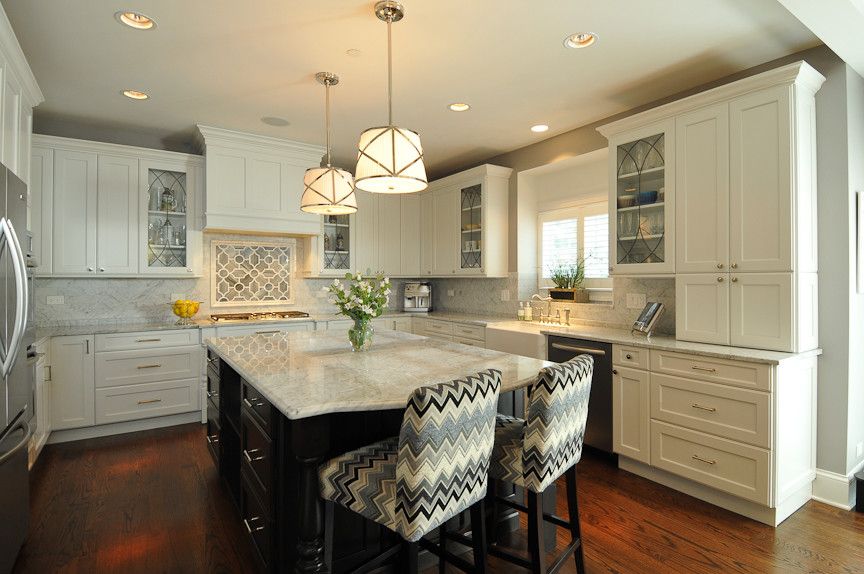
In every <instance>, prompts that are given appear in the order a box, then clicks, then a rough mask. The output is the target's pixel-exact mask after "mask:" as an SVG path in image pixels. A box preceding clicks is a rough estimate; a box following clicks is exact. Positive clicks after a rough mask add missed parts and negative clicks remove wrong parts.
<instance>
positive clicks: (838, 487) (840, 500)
mask: <svg viewBox="0 0 864 574" xmlns="http://www.w3.org/2000/svg"><path fill="white" fill-rule="evenodd" d="M862 468H864V462H862V463H859V464H858V465H856V466H855V468H853V469H852V470H851V471H850V472H849V474H846V475H843V474H840V473H837V472H831V471H830V470H822V469H820V468H817V469H816V480H815V481H813V500H818V501H819V502H824V503H825V504H829V505H831V506H834V507H836V508H842V509H843V510H852V508H853V507H854V506H855V473H856V472H859V471H860V470H861V469H862Z"/></svg>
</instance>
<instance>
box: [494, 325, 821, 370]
mask: <svg viewBox="0 0 864 574" xmlns="http://www.w3.org/2000/svg"><path fill="white" fill-rule="evenodd" d="M487 328H493V329H503V330H509V331H520V332H524V333H538V334H541V335H557V336H561V337H571V338H574V339H589V340H591V341H601V342H604V343H613V344H619V345H630V346H633V347H644V348H648V349H659V350H664V351H677V352H681V353H694V354H699V355H702V356H705V357H716V358H720V359H733V360H743V361H748V362H753V363H767V364H771V365H777V364H779V363H781V362H782V361H784V360H788V359H793V358H800V357H806V356H813V355H821V354H822V350H821V349H815V350H813V351H807V352H804V353H781V352H778V351H762V350H759V349H745V348H742V347H727V346H724V345H711V344H708V343H690V342H688V341H679V340H677V339H675V337H670V336H668V335H653V336H652V337H650V338H647V337H645V336H643V335H637V334H634V333H631V332H630V330H629V329H618V328H613V327H596V326H590V325H569V326H568V325H545V324H540V323H534V322H526V321H503V322H498V323H495V324H494V325H489V326H487Z"/></svg>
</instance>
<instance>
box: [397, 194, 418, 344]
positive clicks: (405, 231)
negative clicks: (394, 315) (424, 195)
mask: <svg viewBox="0 0 864 574" xmlns="http://www.w3.org/2000/svg"><path fill="white" fill-rule="evenodd" d="M400 208H401V213H400V218H399V224H400V228H401V237H400V240H399V243H400V250H399V255H400V257H401V261H400V270H399V275H400V276H402V277H419V276H420V273H421V264H420V260H421V252H422V233H421V223H420V222H421V218H422V216H421V197H420V195H419V194H416V193H410V194H404V195H402V196H401V198H400ZM409 331H410V329H409Z"/></svg>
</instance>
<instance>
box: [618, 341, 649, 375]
mask: <svg viewBox="0 0 864 574" xmlns="http://www.w3.org/2000/svg"><path fill="white" fill-rule="evenodd" d="M612 364H613V365H616V366H619V367H630V368H631V369H642V370H643V371H647V370H648V367H649V366H650V364H649V361H648V349H642V348H640V347H627V346H624V345H612Z"/></svg>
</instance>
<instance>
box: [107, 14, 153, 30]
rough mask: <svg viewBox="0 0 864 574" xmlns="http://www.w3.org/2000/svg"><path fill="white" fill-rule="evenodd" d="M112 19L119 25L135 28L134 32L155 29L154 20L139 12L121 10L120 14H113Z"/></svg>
mask: <svg viewBox="0 0 864 574" xmlns="http://www.w3.org/2000/svg"><path fill="white" fill-rule="evenodd" d="M114 17H115V18H116V19H117V21H118V22H120V23H121V24H125V25H127V26H129V27H130V28H135V29H136V30H150V29H152V28H155V27H156V20H154V19H153V18H150V17H149V16H145V15H144V14H142V13H140V12H128V11H125V10H121V11H120V12H115V13H114Z"/></svg>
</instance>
